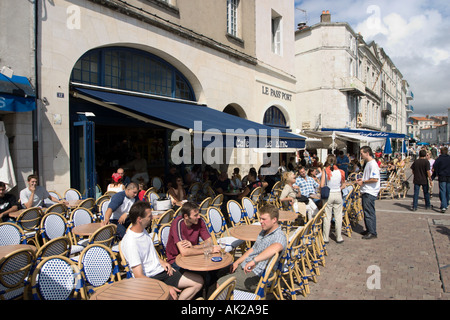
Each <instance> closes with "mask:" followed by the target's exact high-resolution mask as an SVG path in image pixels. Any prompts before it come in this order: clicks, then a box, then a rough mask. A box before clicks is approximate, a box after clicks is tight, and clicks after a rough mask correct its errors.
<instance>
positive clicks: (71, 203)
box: [64, 199, 83, 209]
mask: <svg viewBox="0 0 450 320" xmlns="http://www.w3.org/2000/svg"><path fill="white" fill-rule="evenodd" d="M81 202H83V199H79V200H69V201H67V200H64V204H65V205H66V207H67V208H69V209H70V208H76V207H78V206H79V205H80V203H81Z"/></svg>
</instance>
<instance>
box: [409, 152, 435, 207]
mask: <svg viewBox="0 0 450 320" xmlns="http://www.w3.org/2000/svg"><path fill="white" fill-rule="evenodd" d="M426 157H427V152H426V150H420V151H419V159H417V160H416V161H414V162H413V164H412V165H411V170H412V173H413V175H414V179H413V183H414V198H413V206H412V211H416V210H417V202H418V201H419V191H420V187H422V190H423V197H424V198H425V209H426V210H428V209H430V208H431V204H430V192H429V184H428V182H429V181H430V182H431V174H430V162H429V161H428V159H427V158H426Z"/></svg>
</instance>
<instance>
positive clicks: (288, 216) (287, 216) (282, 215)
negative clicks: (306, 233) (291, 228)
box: [278, 210, 298, 222]
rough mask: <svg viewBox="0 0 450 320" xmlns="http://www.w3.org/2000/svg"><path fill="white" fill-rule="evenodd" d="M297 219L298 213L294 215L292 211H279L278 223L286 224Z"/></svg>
mask: <svg viewBox="0 0 450 320" xmlns="http://www.w3.org/2000/svg"><path fill="white" fill-rule="evenodd" d="M297 218H298V213H295V212H293V211H281V210H280V211H279V218H278V221H280V222H288V221H294V220H295V219H297Z"/></svg>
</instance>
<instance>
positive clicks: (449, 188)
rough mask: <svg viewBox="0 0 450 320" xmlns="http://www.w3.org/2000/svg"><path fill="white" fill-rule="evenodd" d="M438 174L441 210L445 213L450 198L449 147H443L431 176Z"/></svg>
mask: <svg viewBox="0 0 450 320" xmlns="http://www.w3.org/2000/svg"><path fill="white" fill-rule="evenodd" d="M436 176H438V181H439V199H440V200H441V212H442V213H444V212H445V211H446V210H447V207H448V202H449V200H450V156H449V155H448V148H447V147H442V148H441V155H440V156H439V157H438V158H437V159H436V161H435V162H434V165H433V175H432V176H431V178H432V179H434V178H435V177H436Z"/></svg>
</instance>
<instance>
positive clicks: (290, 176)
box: [280, 171, 306, 218]
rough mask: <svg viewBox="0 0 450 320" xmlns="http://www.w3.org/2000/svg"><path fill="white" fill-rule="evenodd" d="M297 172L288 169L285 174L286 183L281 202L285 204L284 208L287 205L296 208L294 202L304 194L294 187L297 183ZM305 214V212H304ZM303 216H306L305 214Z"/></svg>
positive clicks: (284, 182)
mask: <svg viewBox="0 0 450 320" xmlns="http://www.w3.org/2000/svg"><path fill="white" fill-rule="evenodd" d="M295 179H296V177H295V173H293V172H292V171H286V172H285V173H284V174H283V180H282V184H284V187H283V191H281V195H280V202H281V203H282V205H283V208H285V209H287V207H289V205H290V206H292V207H293V208H294V203H296V202H297V198H299V197H301V196H302V193H301V192H300V190H297V191H296V190H295V189H294V187H293V186H294V183H295ZM302 216H303V214H302ZM303 218H306V217H305V216H303Z"/></svg>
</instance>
